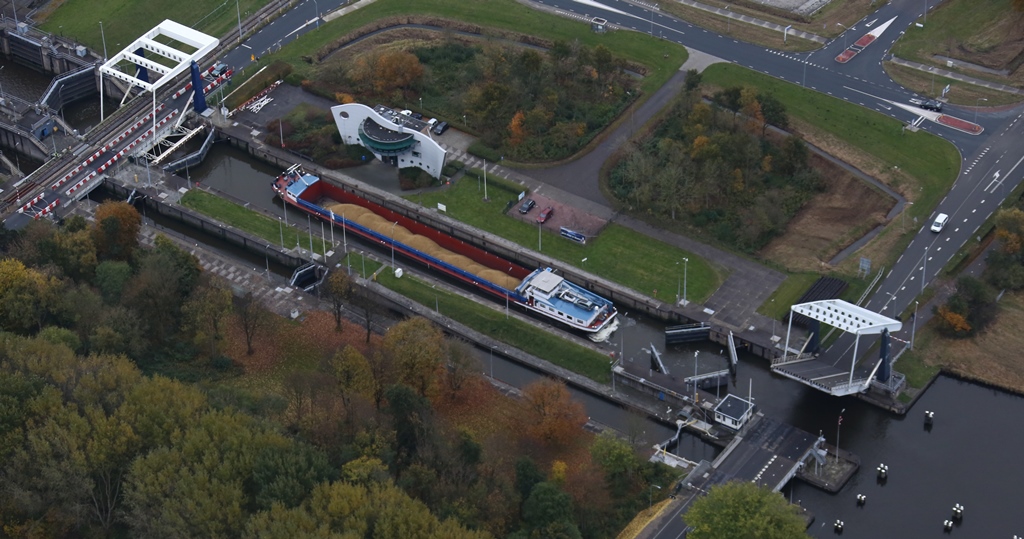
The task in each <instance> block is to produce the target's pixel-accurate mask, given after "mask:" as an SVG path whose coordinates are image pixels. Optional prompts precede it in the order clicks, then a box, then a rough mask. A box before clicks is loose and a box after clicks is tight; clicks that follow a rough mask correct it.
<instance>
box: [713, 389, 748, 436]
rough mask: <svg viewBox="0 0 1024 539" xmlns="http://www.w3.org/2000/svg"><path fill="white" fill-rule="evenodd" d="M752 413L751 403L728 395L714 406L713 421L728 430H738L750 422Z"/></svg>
mask: <svg viewBox="0 0 1024 539" xmlns="http://www.w3.org/2000/svg"><path fill="white" fill-rule="evenodd" d="M753 413H754V404H753V403H752V402H750V401H748V400H747V399H744V398H741V397H737V396H736V395H733V394H731V393H730V394H728V395H726V396H725V398H724V399H722V402H720V403H718V406H715V421H717V422H718V423H720V424H722V425H725V426H726V427H729V428H730V429H735V430H739V429H740V428H741V427H743V425H745V424H746V423H747V421H748V420H750V416H751V415H753Z"/></svg>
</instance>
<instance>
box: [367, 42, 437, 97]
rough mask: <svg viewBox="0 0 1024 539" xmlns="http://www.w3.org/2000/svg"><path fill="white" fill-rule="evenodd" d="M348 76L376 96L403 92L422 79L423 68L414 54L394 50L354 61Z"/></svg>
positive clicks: (372, 54)
mask: <svg viewBox="0 0 1024 539" xmlns="http://www.w3.org/2000/svg"><path fill="white" fill-rule="evenodd" d="M349 76H350V77H351V78H352V79H353V80H354V81H355V82H357V83H358V84H361V85H363V86H364V87H368V88H371V89H372V90H373V92H374V93H376V94H377V95H386V94H389V93H390V92H392V91H394V90H405V89H408V88H409V87H411V86H412V85H413V84H414V83H416V82H417V81H419V80H420V78H422V77H423V66H422V65H420V61H419V59H418V58H417V57H416V55H415V54H412V53H410V52H406V51H401V50H395V51H387V52H383V53H370V54H366V55H363V56H361V57H359V58H358V59H356V61H355V63H354V65H353V68H352V69H351V70H350V73H349Z"/></svg>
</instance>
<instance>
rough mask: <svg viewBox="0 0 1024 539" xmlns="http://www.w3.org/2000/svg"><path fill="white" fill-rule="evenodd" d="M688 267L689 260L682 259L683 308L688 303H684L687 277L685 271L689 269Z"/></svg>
mask: <svg viewBox="0 0 1024 539" xmlns="http://www.w3.org/2000/svg"><path fill="white" fill-rule="evenodd" d="M689 265H690V259H689V258H684V259H683V307H685V306H686V305H687V303H688V302H687V301H686V277H687V275H686V272H687V269H688V268H689Z"/></svg>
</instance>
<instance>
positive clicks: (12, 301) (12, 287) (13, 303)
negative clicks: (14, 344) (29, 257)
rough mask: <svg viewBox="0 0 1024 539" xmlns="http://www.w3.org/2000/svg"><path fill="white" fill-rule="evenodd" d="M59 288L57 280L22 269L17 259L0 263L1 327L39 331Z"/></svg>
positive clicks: (11, 329)
mask: <svg viewBox="0 0 1024 539" xmlns="http://www.w3.org/2000/svg"><path fill="white" fill-rule="evenodd" d="M58 289H59V283H58V282H57V280H56V279H54V278H53V277H47V276H46V275H44V274H42V273H41V272H39V271H37V270H35V269H32V268H27V267H25V265H24V264H22V263H21V261H20V260H15V259H12V258H8V259H4V260H0V327H3V328H4V329H6V330H9V331H19V332H28V331H29V330H32V329H35V330H39V329H42V327H43V325H45V324H44V323H45V320H46V318H47V317H48V316H49V315H50V313H51V310H52V309H53V307H54V305H55V302H56V300H57V291H58Z"/></svg>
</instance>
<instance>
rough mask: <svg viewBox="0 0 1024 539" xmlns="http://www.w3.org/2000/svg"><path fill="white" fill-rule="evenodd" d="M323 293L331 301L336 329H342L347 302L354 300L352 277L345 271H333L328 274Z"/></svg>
mask: <svg viewBox="0 0 1024 539" xmlns="http://www.w3.org/2000/svg"><path fill="white" fill-rule="evenodd" d="M325 284H326V286H324V287H323V293H324V295H325V296H327V299H328V301H330V302H331V314H332V315H334V330H335V331H339V332H340V331H341V329H342V325H341V322H342V321H343V320H344V319H345V316H344V315H345V304H346V303H348V302H349V301H351V300H352V294H353V284H352V278H351V277H350V276H349V274H348V273H346V272H344V271H332V272H331V274H330V275H328V276H327V282H326V283H325Z"/></svg>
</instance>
